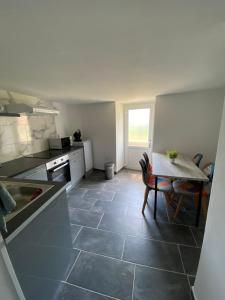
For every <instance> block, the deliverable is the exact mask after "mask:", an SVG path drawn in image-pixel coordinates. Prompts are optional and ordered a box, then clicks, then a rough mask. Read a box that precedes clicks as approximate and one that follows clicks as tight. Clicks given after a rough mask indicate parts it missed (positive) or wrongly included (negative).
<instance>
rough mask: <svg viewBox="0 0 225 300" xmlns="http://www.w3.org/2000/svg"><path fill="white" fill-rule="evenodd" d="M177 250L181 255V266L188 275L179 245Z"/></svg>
mask: <svg viewBox="0 0 225 300" xmlns="http://www.w3.org/2000/svg"><path fill="white" fill-rule="evenodd" d="M177 249H178V252H179V255H180V260H181V264H182V268H183V271H184V273H185V274H186V275H187V273H186V271H185V267H184V262H183V259H182V255H181V251H180V247H179V245H177Z"/></svg>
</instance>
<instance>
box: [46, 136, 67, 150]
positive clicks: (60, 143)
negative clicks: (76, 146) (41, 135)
mask: <svg viewBox="0 0 225 300" xmlns="http://www.w3.org/2000/svg"><path fill="white" fill-rule="evenodd" d="M70 144H71V142H70V137H69V136H67V137H59V138H51V139H49V148H50V149H65V148H69V147H70Z"/></svg>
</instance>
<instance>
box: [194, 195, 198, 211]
mask: <svg viewBox="0 0 225 300" xmlns="http://www.w3.org/2000/svg"><path fill="white" fill-rule="evenodd" d="M198 199H199V196H198V195H194V206H195V208H196V209H197V207H198Z"/></svg>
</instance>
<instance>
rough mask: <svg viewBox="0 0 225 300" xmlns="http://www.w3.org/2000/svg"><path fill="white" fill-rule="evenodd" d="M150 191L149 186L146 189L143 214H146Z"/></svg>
mask: <svg viewBox="0 0 225 300" xmlns="http://www.w3.org/2000/svg"><path fill="white" fill-rule="evenodd" d="M149 191H150V188H149V187H148V186H146V188H145V195H144V203H143V206H142V213H144V210H145V206H146V204H147V201H148V194H149Z"/></svg>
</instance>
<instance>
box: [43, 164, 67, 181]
mask: <svg viewBox="0 0 225 300" xmlns="http://www.w3.org/2000/svg"><path fill="white" fill-rule="evenodd" d="M47 172H48V180H50V181H60V182H69V181H71V176H70V163H69V161H66V162H64V163H62V164H61V165H58V166H56V167H54V168H52V169H49V170H48V171H47Z"/></svg>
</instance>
